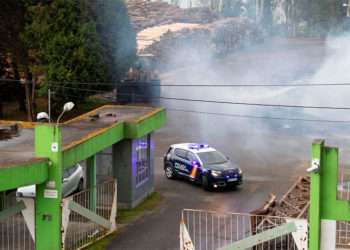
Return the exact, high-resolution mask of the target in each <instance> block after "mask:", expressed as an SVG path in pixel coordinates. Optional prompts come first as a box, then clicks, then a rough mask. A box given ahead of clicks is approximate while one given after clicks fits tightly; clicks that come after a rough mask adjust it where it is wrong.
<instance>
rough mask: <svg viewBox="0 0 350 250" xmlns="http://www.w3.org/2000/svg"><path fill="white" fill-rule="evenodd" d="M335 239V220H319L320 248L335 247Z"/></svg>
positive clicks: (323, 249) (324, 249)
mask: <svg viewBox="0 0 350 250" xmlns="http://www.w3.org/2000/svg"><path fill="white" fill-rule="evenodd" d="M336 239H337V222H336V221H335V220H321V250H329V249H335V246H336Z"/></svg>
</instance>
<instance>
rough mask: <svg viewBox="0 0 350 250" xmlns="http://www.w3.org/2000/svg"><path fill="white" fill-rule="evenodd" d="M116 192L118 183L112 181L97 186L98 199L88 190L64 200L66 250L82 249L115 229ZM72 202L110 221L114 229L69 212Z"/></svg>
mask: <svg viewBox="0 0 350 250" xmlns="http://www.w3.org/2000/svg"><path fill="white" fill-rule="evenodd" d="M116 191H117V186H116V181H115V180H111V181H107V182H104V183H102V184H97V187H96V197H93V193H92V190H91V189H88V190H84V191H82V192H79V193H77V194H75V195H73V196H70V197H68V198H66V199H64V202H63V204H64V205H63V210H64V211H65V212H63V215H62V220H63V223H62V224H63V227H64V228H66V229H65V230H64V232H63V246H64V249H66V250H74V249H80V248H82V247H83V246H86V245H88V244H89V243H91V242H93V241H95V240H96V239H98V238H100V237H102V236H104V235H106V234H108V233H110V232H111V231H113V230H114V229H115V217H116V205H117V200H116ZM93 199H96V207H94V205H93V202H92V200H93ZM70 201H74V202H75V203H77V204H79V205H80V206H82V207H83V208H86V209H88V210H90V211H92V212H95V213H96V214H97V215H99V216H101V217H103V218H104V219H106V220H107V221H110V222H111V224H112V225H113V226H112V228H111V229H110V230H108V229H106V228H104V227H102V226H100V225H98V224H96V223H94V222H92V221H90V220H89V219H87V218H86V217H84V216H82V215H81V214H79V213H77V212H74V211H72V210H69V209H68V208H67V204H68V203H69V202H70Z"/></svg>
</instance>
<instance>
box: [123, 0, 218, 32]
mask: <svg viewBox="0 0 350 250" xmlns="http://www.w3.org/2000/svg"><path fill="white" fill-rule="evenodd" d="M127 8H128V12H129V16H130V19H131V23H132V25H133V27H134V30H135V32H136V33H137V32H139V31H141V30H144V29H146V28H149V27H154V26H159V25H164V24H170V23H179V22H181V23H210V22H213V21H214V20H217V19H218V16H217V15H216V14H215V13H214V12H213V11H211V10H210V9H209V8H191V9H181V8H179V7H177V6H175V5H171V4H168V3H166V2H162V1H149V0H129V1H128V2H127Z"/></svg>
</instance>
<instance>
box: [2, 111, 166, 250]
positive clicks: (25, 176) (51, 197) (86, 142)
mask: <svg viewBox="0 0 350 250" xmlns="http://www.w3.org/2000/svg"><path fill="white" fill-rule="evenodd" d="M165 122H166V113H165V110H159V111H156V112H154V113H153V114H151V115H150V116H147V117H143V118H142V119H139V120H135V121H128V122H119V123H116V124H115V125H113V126H111V127H109V128H106V129H102V130H101V131H100V132H96V133H94V134H91V135H89V136H88V137H86V138H81V141H78V142H75V143H74V144H71V145H68V146H67V147H66V148H61V146H62V143H61V141H62V138H61V131H60V129H59V128H58V127H56V126H54V125H51V124H46V125H44V124H39V125H37V126H36V127H35V156H36V157H37V158H40V159H38V160H35V161H32V162H30V163H28V164H25V165H18V166H12V167H9V168H2V169H1V170H0V174H1V182H0V191H4V190H8V189H14V188H17V187H20V186H26V185H31V184H36V185H37V186H36V198H35V208H36V210H35V235H36V242H35V245H36V249H37V250H47V249H50V250H58V249H61V232H60V231H61V221H62V220H61V216H62V213H61V206H60V205H61V201H62V172H63V169H65V168H70V167H72V166H74V165H75V164H76V163H78V162H80V161H82V160H85V159H88V158H89V157H91V158H90V159H91V161H92V162H91V163H89V164H90V165H94V161H95V159H94V160H93V158H94V156H95V154H96V153H97V152H100V151H102V150H104V149H105V148H108V147H110V146H112V145H114V144H115V143H117V142H119V141H122V140H123V139H135V138H139V137H142V136H144V135H146V134H148V133H151V132H152V131H154V130H155V129H158V128H160V127H161V126H162V125H164V124H165ZM53 143H55V144H53ZM56 149H57V150H56ZM41 158H42V159H41ZM93 172H95V173H93ZM90 174H91V176H93V175H96V166H94V167H93V168H92V169H91V173H90ZM90 183H91V185H92V187H96V180H94V179H93V178H92V179H91V181H90ZM93 189H94V188H93ZM90 198H91V199H90V201H91V202H93V203H96V201H95V200H96V192H92V197H90ZM73 207H74V205H73ZM75 208H76V207H75ZM82 211H84V212H86V211H85V210H82ZM88 212H90V213H92V212H91V211H88ZM88 215H89V216H90V215H91V214H89V213H88ZM91 216H92V215H91ZM91 216H90V217H91ZM95 216H97V215H96V214H95ZM96 218H97V219H96ZM96 218H95V220H99V222H100V223H102V224H104V225H105V226H106V227H107V224H106V221H103V220H100V218H99V217H96ZM101 218H102V217H101ZM108 223H109V222H108ZM108 227H110V225H109V224H108Z"/></svg>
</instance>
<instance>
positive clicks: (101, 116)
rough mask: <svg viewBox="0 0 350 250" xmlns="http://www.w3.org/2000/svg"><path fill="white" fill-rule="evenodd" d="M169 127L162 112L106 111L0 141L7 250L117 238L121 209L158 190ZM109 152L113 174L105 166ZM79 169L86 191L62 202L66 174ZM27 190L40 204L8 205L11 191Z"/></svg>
mask: <svg viewBox="0 0 350 250" xmlns="http://www.w3.org/2000/svg"><path fill="white" fill-rule="evenodd" d="M165 120H166V117H165V110H164V109H161V108H152V107H132V106H103V107H101V108H99V109H96V110H94V111H92V112H89V113H87V114H84V115H82V116H79V117H77V118H75V119H73V120H70V121H68V122H66V123H64V124H60V125H55V124H35V123H21V122H17V123H16V124H18V127H19V129H18V131H17V132H14V133H13V134H10V135H9V136H7V137H6V139H3V140H0V180H1V181H0V197H1V198H0V249H38V250H39V249H45V250H46V249H53V250H55V249H62V248H63V249H78V248H80V247H83V246H85V245H87V244H89V243H91V242H92V241H94V240H96V239H98V238H100V237H103V236H105V235H107V234H109V233H111V232H112V231H114V230H115V229H116V211H117V207H126V208H132V207H134V206H136V205H137V204H139V203H140V202H142V201H143V199H145V198H146V197H147V196H148V195H149V194H150V193H151V192H152V191H153V188H154V180H153V178H154V173H153V172H154V168H153V164H154V161H153V148H154V146H153V139H152V132H153V131H155V130H156V129H158V128H160V127H161V126H162V125H163V124H164V123H165ZM10 124H13V122H5V121H1V122H0V125H2V126H6V125H10ZM0 138H1V137H0ZM106 151H107V152H109V155H110V162H111V164H110V166H109V167H110V170H106V169H105V168H106V165H104V161H100V160H99V159H100V156H101V154H102V155H103V152H106ZM101 152H102V153H101ZM77 163H84V164H82V165H86V176H85V186H86V189H84V190H82V191H80V192H78V193H74V194H73V195H70V196H68V197H63V191H62V190H63V186H64V184H63V183H62V181H63V180H64V179H63V175H64V173H65V171H67V170H68V171H69V170H70V169H73V167H74V166H75V165H76V164H77ZM101 171H102V172H104V171H105V172H106V171H107V172H110V173H111V175H109V178H100V179H99V178H98V175H97V173H99V172H101ZM105 176H106V175H105ZM27 185H35V187H36V190H35V195H34V198H28V197H17V198H14V199H12V200H11V202H10V203H9V202H7V197H5V194H6V192H7V191H9V190H16V189H17V188H18V187H22V186H27Z"/></svg>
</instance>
